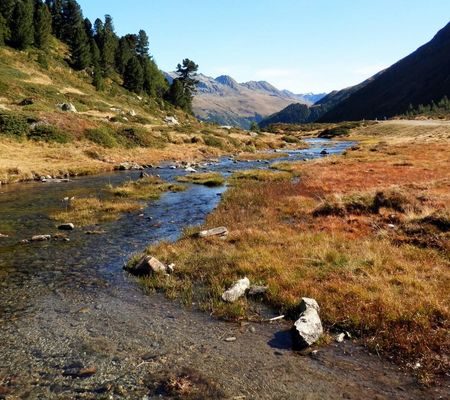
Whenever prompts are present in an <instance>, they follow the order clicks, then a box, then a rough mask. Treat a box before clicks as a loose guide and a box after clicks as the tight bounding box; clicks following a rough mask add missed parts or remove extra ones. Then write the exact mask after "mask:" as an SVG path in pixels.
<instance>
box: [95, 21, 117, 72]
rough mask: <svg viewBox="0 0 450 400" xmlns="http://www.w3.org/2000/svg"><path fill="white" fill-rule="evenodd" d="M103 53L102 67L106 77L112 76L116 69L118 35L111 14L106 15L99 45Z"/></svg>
mask: <svg viewBox="0 0 450 400" xmlns="http://www.w3.org/2000/svg"><path fill="white" fill-rule="evenodd" d="M99 48H100V54H101V67H102V69H103V74H104V76H105V77H107V76H110V75H111V74H112V72H113V71H114V69H115V64H116V63H115V61H116V60H115V55H116V48H117V36H116V34H115V33H114V25H113V22H112V18H111V16H110V15H105V24H104V26H103V32H102V35H101V42H100V45H99Z"/></svg>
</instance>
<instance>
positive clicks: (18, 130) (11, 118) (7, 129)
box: [0, 113, 29, 138]
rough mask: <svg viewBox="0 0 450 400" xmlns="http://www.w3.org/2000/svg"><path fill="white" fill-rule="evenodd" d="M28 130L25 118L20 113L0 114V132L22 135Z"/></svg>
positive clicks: (16, 135)
mask: <svg viewBox="0 0 450 400" xmlns="http://www.w3.org/2000/svg"><path fill="white" fill-rule="evenodd" d="M28 131H29V126H28V122H27V119H26V118H25V117H24V116H22V115H14V114H10V113H1V114H0V133H1V134H4V135H8V136H13V137H17V138H19V137H24V136H25V135H26V134H27V133H28Z"/></svg>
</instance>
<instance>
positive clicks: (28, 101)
mask: <svg viewBox="0 0 450 400" xmlns="http://www.w3.org/2000/svg"><path fill="white" fill-rule="evenodd" d="M32 104H34V100H33V99H32V98H31V97H27V98H26V99H23V100H22V101H21V102H20V103H19V106H31V105H32Z"/></svg>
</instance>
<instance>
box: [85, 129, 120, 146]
mask: <svg viewBox="0 0 450 400" xmlns="http://www.w3.org/2000/svg"><path fill="white" fill-rule="evenodd" d="M85 136H86V139H88V140H90V141H91V142H94V143H95V144H98V145H100V146H102V147H106V148H108V149H110V148H112V147H116V146H117V139H116V138H115V137H114V136H115V135H114V132H111V131H110V130H109V129H107V128H104V127H103V128H96V129H89V130H88V131H87V132H86V134H85Z"/></svg>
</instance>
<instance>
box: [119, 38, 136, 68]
mask: <svg viewBox="0 0 450 400" xmlns="http://www.w3.org/2000/svg"><path fill="white" fill-rule="evenodd" d="M136 45H137V36H136V35H126V36H124V37H122V38H120V40H119V44H118V46H117V50H116V57H115V58H116V60H115V62H116V70H117V72H118V73H119V74H121V75H123V73H124V72H125V68H126V66H127V64H128V61H130V58H131V57H133V56H134V55H135V54H136V50H135V49H136Z"/></svg>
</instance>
